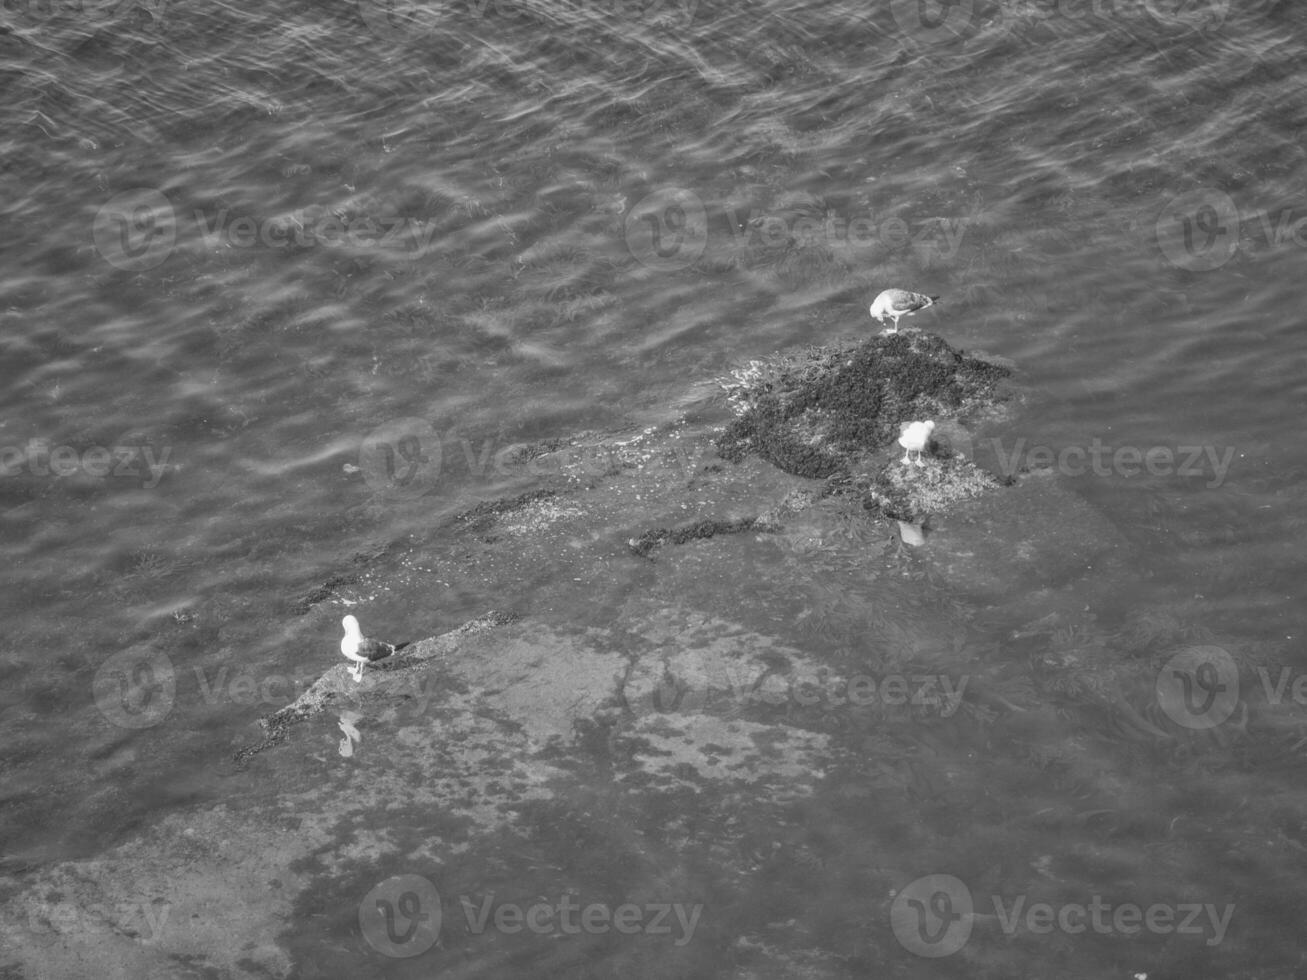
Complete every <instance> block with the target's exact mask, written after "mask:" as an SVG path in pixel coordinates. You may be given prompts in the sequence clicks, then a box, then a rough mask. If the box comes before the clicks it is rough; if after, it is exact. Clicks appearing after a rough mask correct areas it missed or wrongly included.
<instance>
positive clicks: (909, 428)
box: [899, 422, 935, 466]
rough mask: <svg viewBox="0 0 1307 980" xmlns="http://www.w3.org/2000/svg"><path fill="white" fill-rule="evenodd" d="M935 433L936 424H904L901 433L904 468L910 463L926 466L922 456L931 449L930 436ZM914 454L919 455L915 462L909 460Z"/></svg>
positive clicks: (900, 442) (900, 440)
mask: <svg viewBox="0 0 1307 980" xmlns="http://www.w3.org/2000/svg"><path fill="white" fill-rule="evenodd" d="M933 431H935V423H934V422H904V423H903V425H902V427H901V429H900V431H899V445H900V446H902V447H903V459H902V460H901V462H902V463H903V465H904V466H906V465H907V464H908V463H910V462H911V463H916V464H917V465H918V466H925V465H926V464H925V463H923V462H922V461H921V454H922V453H923V452H925V451H926V450H927V449H929V448H930V434H931V433H932V432H933ZM913 453H916V454H917V458H916V459H915V460H913V459H909V458H908V457H909V456H911V455H912V454H913Z"/></svg>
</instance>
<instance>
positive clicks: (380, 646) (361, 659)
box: [340, 616, 395, 684]
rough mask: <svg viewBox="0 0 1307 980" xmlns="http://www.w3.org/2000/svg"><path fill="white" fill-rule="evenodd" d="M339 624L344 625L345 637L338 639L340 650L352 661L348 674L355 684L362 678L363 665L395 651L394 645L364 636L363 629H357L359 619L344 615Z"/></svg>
mask: <svg viewBox="0 0 1307 980" xmlns="http://www.w3.org/2000/svg"><path fill="white" fill-rule="evenodd" d="M340 625H341V626H343V627H345V638H344V639H343V640H341V641H340V652H341V653H343V654H344V655H345V656H347V657H349V659H350V660H352V661H354V666H353V667H351V668H350V674H351V675H352V676H353V678H354V682H355V683H356V684H357V683H358V682H359V681H361V680H363V666H364V665H365V664H369V663H372V661H374V660H385V659H386V658H387V657H389V656H390V655H391V654H392V653H394V652H395V645H394V644H393V643H383V642H381V641H380V640H373V639H371V638H370V637H366V636H364V635H363V631H362V630H361V629H359V621H358V620H357V619H355V618H354V617H353V616H346V617H345V618H344V619H342V620H341V621H340Z"/></svg>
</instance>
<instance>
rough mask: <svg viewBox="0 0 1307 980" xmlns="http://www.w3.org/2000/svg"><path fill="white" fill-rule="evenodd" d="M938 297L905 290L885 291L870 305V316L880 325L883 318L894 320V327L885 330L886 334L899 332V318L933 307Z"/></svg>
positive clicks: (883, 320)
mask: <svg viewBox="0 0 1307 980" xmlns="http://www.w3.org/2000/svg"><path fill="white" fill-rule="evenodd" d="M937 299H939V297H938V296H926V295H925V294H923V293H910V292H908V291H907V290H906V289H887V290H885V291H884V292H883V293H881V294H880V295H879V296H877V297H876V299H875V301H874V302H873V303H872V304H871V315H872V316H874V317H875V318H876V319H877V320H879V321H880V322H881V323H882V324H884V322H885V317H890V318H892V319H893V320H894V326H892V327H890V328H889V329H888V330H886V331H885V332H886V333H898V332H899V317H901V316H911V315H912V314H913V313H916V312H917V311H918V310H924V309H925V308H926V307H928V306H934V305H935V300H937Z"/></svg>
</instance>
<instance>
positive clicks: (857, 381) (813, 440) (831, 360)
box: [717, 332, 1009, 479]
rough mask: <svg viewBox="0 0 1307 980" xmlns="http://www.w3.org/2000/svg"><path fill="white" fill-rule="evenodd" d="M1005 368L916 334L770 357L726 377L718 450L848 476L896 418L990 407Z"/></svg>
mask: <svg viewBox="0 0 1307 980" xmlns="http://www.w3.org/2000/svg"><path fill="white" fill-rule="evenodd" d="M1008 374H1009V371H1008V370H1007V368H1004V367H1001V366H999V365H995V364H990V363H987V362H985V361H982V360H979V359H978V358H974V357H969V356H967V355H966V354H964V353H962V352H961V351H958V350H955V349H954V348H952V347H950V346H949V344H948V343H947V342H945V341H944V340H942V339H940V338H939V337H936V336H933V335H931V334H924V333H917V332H911V333H896V334H889V335H885V336H877V337H872V338H870V339H868V340H865V341H863V342H861V343H856V342H845V343H842V344H835V345H831V346H826V347H811V348H808V349H807V350H804V351H801V352H798V353H792V354H784V355H776V356H774V357H772V358H770V359H768V360H766V361H753V362H751V363H750V364H749V366H748V367H746V368H743V369H741V370H739V371H737V372H735V379H734V381H732V382H728V383H727V384H726V385H725V387H726V390H727V391H728V393H729V397H730V401H731V405H732V407H733V409H734V410H735V414H736V419H735V420H734V421H733V422H732V423H731V424H730V425H729V426H728V427H727V428H726V431H725V432H724V433H723V434H722V435H721V437H720V439H719V440H718V443H717V448H718V451H719V452H720V453H721V454H722V456H723V457H725V458H726V459H728V460H732V461H736V462H738V461H739V460H741V459H743V458H744V457H745V456H746V455H748V454H750V453H756V454H758V455H759V456H761V457H762V458H763V459H766V460H767V461H768V462H770V463H772V464H773V465H774V466H777V467H779V468H780V469H782V470H784V471H785V472H787V473H792V474H794V475H796V476H805V477H812V478H816V479H823V478H827V477H832V476H835V475H837V474H841V473H843V474H850V475H851V474H853V473H854V472H855V471H856V469H857V468H858V467H859V466H860V465H862V466H865V465H866V464H867V463H868V462H869V459H868V457H869V456H870V455H871V454H873V453H875V452H876V451H877V450H880V449H882V448H883V447H885V446H887V445H890V444H891V443H893V442H894V441H895V440H897V439H898V437H899V432H900V428H901V426H902V424H903V423H904V422H911V421H915V420H920V419H930V418H939V417H948V418H956V417H958V416H962V415H965V414H967V413H969V412H971V411H974V410H977V409H979V408H983V407H986V406H989V405H992V404H993V403H994V402H995V401H997V400H998V395H997V394H996V387H997V385H998V382H1000V381H1001V380H1002V379H1003V378H1005V377H1007V375H1008Z"/></svg>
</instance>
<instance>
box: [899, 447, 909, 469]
mask: <svg viewBox="0 0 1307 980" xmlns="http://www.w3.org/2000/svg"><path fill="white" fill-rule="evenodd" d="M910 462H912V460H910V459H909V458H908V450H906V449H905V450H903V458H902V459H901V460H899V463H900V465H902V466H907V465H908V464H909V463H910Z"/></svg>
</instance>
